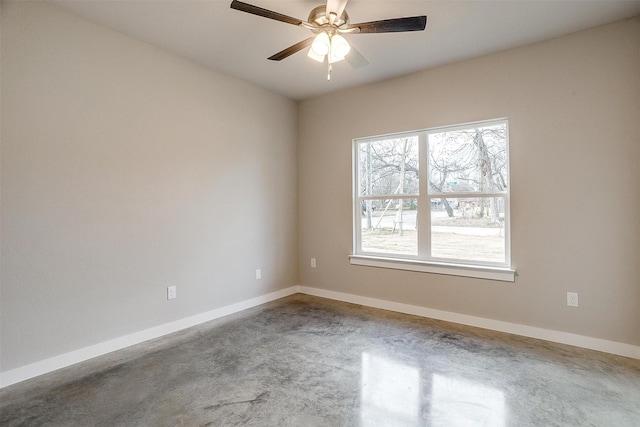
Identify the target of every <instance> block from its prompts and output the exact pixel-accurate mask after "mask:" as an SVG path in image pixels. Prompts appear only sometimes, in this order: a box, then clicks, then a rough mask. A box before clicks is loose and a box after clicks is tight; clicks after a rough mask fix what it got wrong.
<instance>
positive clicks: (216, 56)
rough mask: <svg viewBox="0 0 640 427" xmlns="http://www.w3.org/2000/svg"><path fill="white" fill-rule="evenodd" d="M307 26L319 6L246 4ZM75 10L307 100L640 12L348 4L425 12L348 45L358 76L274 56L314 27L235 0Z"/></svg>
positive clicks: (153, 1)
mask: <svg viewBox="0 0 640 427" xmlns="http://www.w3.org/2000/svg"><path fill="white" fill-rule="evenodd" d="M244 1H245V2H246V3H251V4H253V5H256V6H260V7H263V8H266V9H270V10H273V11H276V12H280V13H283V14H285V15H289V16H292V17H294V18H299V19H302V20H306V19H307V16H308V14H309V11H310V10H311V9H313V8H314V7H315V6H318V5H321V4H324V2H323V1H322V0H244ZM52 3H54V4H57V5H59V6H61V7H63V8H65V9H67V10H69V11H70V12H72V13H75V14H77V15H80V16H82V17H84V18H87V19H89V20H91V21H94V22H97V23H99V24H101V25H104V26H106V27H109V28H112V29H114V30H116V31H119V32H122V33H125V34H128V35H130V36H132V37H134V38H137V39H139V40H142V41H145V42H147V43H149V44H152V45H155V46H158V47H160V48H163V49H166V50H168V51H171V52H174V53H176V54H179V55H181V56H184V57H186V58H189V59H191V60H193V61H195V62H198V63H200V64H202V65H205V66H207V67H210V68H212V69H214V70H217V71H221V72H224V73H227V74H231V75H234V76H236V77H239V78H241V79H243V80H246V81H249V82H252V83H254V84H256V85H259V86H262V87H264V88H267V89H270V90H273V91H275V92H279V93H281V94H283V95H285V96H287V97H289V98H292V99H296V100H300V99H305V98H309V97H312V96H315V95H319V94H323V93H327V92H331V91H335V90H338V89H343V88H346V87H351V86H356V85H360V84H363V83H368V82H373V81H379V80H383V79H387V78H391V77H395V76H399V75H402V74H407V73H411V72H414V71H417V70H421V69H425V68H429V67H434V66H438V65H442V64H446V63H450V62H455V61H460V60H462V59H467V58H471V57H475V56H480V55H484V54H487V53H490V52H497V51H500V50H504V49H508V48H512V47H516V46H521V45H524V44H528V43H532V42H536V41H540V40H544V39H549V38H553V37H557V36H560V35H564V34H569V33H572V32H576V31H579V30H582V29H586V28H590V27H594V26H597V25H602V24H606V23H610V22H615V21H618V20H622V19H625V18H629V17H632V16H637V15H640V0H633V1H630V0H626V1H619V0H598V1H583V0H564V1H543V0H501V1H493V0H474V1H460V0H444V1H436V0H408V1H402V0H387V1H375V0H351V1H349V3H348V5H347V10H348V13H349V15H350V17H351V22H352V23H358V22H367V21H373V20H379V19H387V18H398V17H404V16H414V15H425V14H426V15H427V16H428V21H427V28H426V30H425V31H423V32H409V33H389V34H353V35H348V36H346V38H347V39H348V41H349V42H350V43H351V44H352V45H353V46H354V47H356V49H357V50H358V51H359V52H361V53H362V54H363V55H364V56H365V57H366V58H367V59H368V61H369V65H368V66H366V67H364V68H361V69H358V70H354V69H352V68H351V67H350V66H349V65H348V64H347V63H346V62H345V61H342V62H340V63H337V64H335V65H334V70H333V73H332V78H331V81H330V82H327V80H326V72H327V70H326V65H324V64H320V63H318V62H315V61H313V60H311V59H309V58H307V56H306V53H305V52H306V51H301V52H298V53H296V54H295V55H293V56H291V57H289V58H287V59H285V60H283V61H281V62H275V61H268V60H267V57H269V56H271V55H272V54H274V53H276V52H279V51H280V50H282V49H284V48H286V47H288V46H290V45H292V44H294V43H297V42H298V41H301V40H303V39H306V38H307V37H309V36H311V35H312V34H311V33H310V32H309V30H306V29H304V28H301V27H296V26H293V25H290V24H285V23H282V22H278V21H274V20H271V19H265V18H262V17H259V16H255V15H250V14H247V13H243V12H239V11H237V10H233V9H231V8H230V7H229V5H230V4H231V0H55V1H52Z"/></svg>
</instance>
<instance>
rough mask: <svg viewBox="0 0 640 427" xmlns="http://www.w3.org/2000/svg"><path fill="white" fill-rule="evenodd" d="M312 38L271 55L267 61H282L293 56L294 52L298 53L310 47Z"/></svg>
mask: <svg viewBox="0 0 640 427" xmlns="http://www.w3.org/2000/svg"><path fill="white" fill-rule="evenodd" d="M313 39H314V38H313V37H309V38H308V39H306V40H302V41H301V42H300V43H296V44H294V45H293V46H289V47H288V48H286V49H285V50H282V51H280V52H278V53H276V54H275V55H271V56H270V57H269V58H268V59H270V60H272V61H282V60H283V59H285V58H287V57H289V56H291V55H293V54H294V53H296V52H300V51H301V50H302V49H304V48H305V47H308V46H311V44H312V43H313Z"/></svg>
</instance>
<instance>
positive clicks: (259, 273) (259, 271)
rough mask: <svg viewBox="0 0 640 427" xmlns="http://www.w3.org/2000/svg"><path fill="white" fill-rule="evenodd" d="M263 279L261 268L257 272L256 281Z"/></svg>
mask: <svg viewBox="0 0 640 427" xmlns="http://www.w3.org/2000/svg"><path fill="white" fill-rule="evenodd" d="M260 279H262V270H260V269H259V268H258V269H257V270H256V280H260Z"/></svg>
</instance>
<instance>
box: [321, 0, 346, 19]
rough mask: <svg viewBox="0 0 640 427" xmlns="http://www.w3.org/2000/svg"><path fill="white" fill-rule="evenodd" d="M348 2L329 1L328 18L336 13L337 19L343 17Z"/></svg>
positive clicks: (343, 0) (339, 0)
mask: <svg viewBox="0 0 640 427" xmlns="http://www.w3.org/2000/svg"><path fill="white" fill-rule="evenodd" d="M348 1H349V0H327V11H326V16H327V18H328V17H329V14H331V13H335V14H336V17H338V18H339V17H340V15H342V12H344V8H345V7H347V2H348Z"/></svg>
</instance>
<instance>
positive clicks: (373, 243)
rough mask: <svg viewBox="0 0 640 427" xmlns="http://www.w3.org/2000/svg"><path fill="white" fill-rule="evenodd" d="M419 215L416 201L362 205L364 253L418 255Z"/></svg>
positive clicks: (396, 200) (382, 200)
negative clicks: (417, 219)
mask: <svg viewBox="0 0 640 427" xmlns="http://www.w3.org/2000/svg"><path fill="white" fill-rule="evenodd" d="M417 212H418V201H417V200H416V199H376V200H364V201H362V203H361V209H360V214H361V215H362V217H361V221H360V223H361V225H362V230H361V231H362V234H361V238H362V240H361V243H362V252H369V253H383V254H395V255H414V256H415V255H418V233H417V229H416V216H417Z"/></svg>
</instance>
